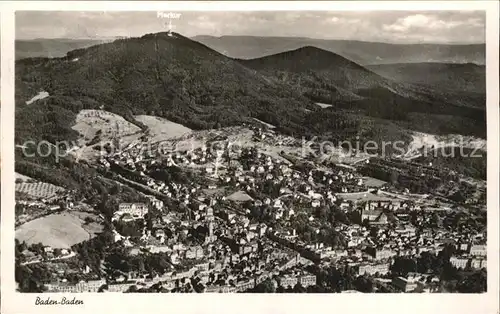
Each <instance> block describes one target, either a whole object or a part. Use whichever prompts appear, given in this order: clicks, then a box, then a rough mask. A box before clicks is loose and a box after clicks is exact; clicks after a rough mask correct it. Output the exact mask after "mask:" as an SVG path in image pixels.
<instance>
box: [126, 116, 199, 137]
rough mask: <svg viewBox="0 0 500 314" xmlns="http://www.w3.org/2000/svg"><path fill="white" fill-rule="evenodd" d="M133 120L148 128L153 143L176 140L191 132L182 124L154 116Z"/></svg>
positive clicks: (139, 117) (137, 117)
mask: <svg viewBox="0 0 500 314" xmlns="http://www.w3.org/2000/svg"><path fill="white" fill-rule="evenodd" d="M134 118H135V119H136V120H137V121H139V122H141V123H143V124H145V125H146V126H147V127H148V129H149V133H150V135H151V137H152V138H151V142H153V143H154V142H160V141H165V140H169V139H173V138H178V137H181V136H184V135H186V134H189V133H191V131H192V130H191V129H190V128H187V127H185V126H183V125H182V124H178V123H174V122H172V121H169V120H167V119H164V118H160V117H156V116H147V115H139V116H135V117H134Z"/></svg>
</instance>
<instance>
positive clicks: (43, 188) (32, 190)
mask: <svg viewBox="0 0 500 314" xmlns="http://www.w3.org/2000/svg"><path fill="white" fill-rule="evenodd" d="M63 191H64V189H63V188H62V187H59V186H56V185H53V184H50V183H45V182H35V183H28V182H22V183H16V192H18V193H23V194H26V195H28V196H29V197H33V198H45V199H49V198H51V197H54V196H56V195H57V193H61V192H63Z"/></svg>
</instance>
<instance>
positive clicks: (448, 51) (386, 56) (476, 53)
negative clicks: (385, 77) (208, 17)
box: [192, 35, 486, 65]
mask: <svg viewBox="0 0 500 314" xmlns="http://www.w3.org/2000/svg"><path fill="white" fill-rule="evenodd" d="M192 39H193V40H196V41H199V42H201V43H203V44H205V45H207V46H208V47H210V48H212V49H214V50H216V51H219V52H220V53H223V54H225V55H227V56H229V57H232V58H238V59H254V58H260V57H264V56H267V55H273V54H277V53H281V52H284V51H289V50H294V49H298V48H301V47H305V46H314V47H317V48H321V49H324V50H327V51H330V52H334V53H336V54H339V55H341V56H343V57H345V58H347V59H349V60H352V61H354V62H356V63H359V64H361V65H371V64H387V63H420V62H446V63H476V64H485V60H486V59H485V56H486V45H485V44H390V43H380V42H364V41H355V40H328V39H314V38H304V37H257V36H221V37H215V36H208V35H200V36H194V37H192Z"/></svg>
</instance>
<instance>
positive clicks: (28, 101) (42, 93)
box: [26, 91, 49, 105]
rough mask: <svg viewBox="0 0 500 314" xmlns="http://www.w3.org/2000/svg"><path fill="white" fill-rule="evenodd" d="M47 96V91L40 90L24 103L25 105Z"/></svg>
mask: <svg viewBox="0 0 500 314" xmlns="http://www.w3.org/2000/svg"><path fill="white" fill-rule="evenodd" d="M47 97H49V93H47V92H44V91H41V92H39V93H38V94H37V95H35V96H34V97H33V98H31V99H30V100H27V101H26V104H27V105H31V104H32V103H34V102H35V101H37V100H41V99H44V98H47Z"/></svg>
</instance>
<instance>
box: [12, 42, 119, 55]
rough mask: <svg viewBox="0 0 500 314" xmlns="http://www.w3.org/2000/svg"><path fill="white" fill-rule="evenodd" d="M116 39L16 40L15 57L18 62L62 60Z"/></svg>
mask: <svg viewBox="0 0 500 314" xmlns="http://www.w3.org/2000/svg"><path fill="white" fill-rule="evenodd" d="M115 39H116V38H102V39H67V38H53V39H44V38H37V39H30V40H16V42H15V44H16V46H15V55H16V56H15V57H16V60H19V59H24V58H37V57H42V58H61V57H64V56H66V54H67V53H68V52H69V51H71V50H75V49H80V48H86V47H90V46H93V45H98V44H103V43H107V42H110V41H113V40H115Z"/></svg>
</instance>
